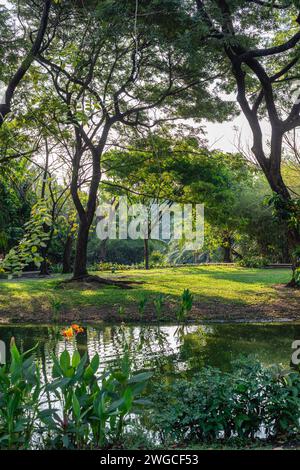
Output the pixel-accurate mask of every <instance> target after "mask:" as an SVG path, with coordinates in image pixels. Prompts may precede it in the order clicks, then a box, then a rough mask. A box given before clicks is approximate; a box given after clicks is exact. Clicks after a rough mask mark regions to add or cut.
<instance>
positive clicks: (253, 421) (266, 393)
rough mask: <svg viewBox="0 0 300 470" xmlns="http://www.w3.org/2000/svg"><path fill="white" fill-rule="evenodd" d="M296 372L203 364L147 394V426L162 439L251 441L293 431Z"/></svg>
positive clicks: (299, 414)
mask: <svg viewBox="0 0 300 470" xmlns="http://www.w3.org/2000/svg"><path fill="white" fill-rule="evenodd" d="M299 392H300V376H299V374H298V373H296V372H288V373H283V372H282V371H279V370H278V371H276V370H274V369H272V368H264V367H263V366H262V365H261V364H259V363H258V362H249V361H240V362H238V363H235V364H234V365H233V371H232V372H231V373H223V372H221V371H220V370H218V369H215V368H205V369H203V370H202V371H201V372H200V373H198V374H196V375H195V376H194V377H193V378H192V379H191V380H186V379H178V380H176V381H175V382H174V383H173V384H172V385H171V386H166V385H165V386H163V387H160V388H159V389H158V390H157V392H156V393H155V394H154V395H153V396H152V397H151V399H152V400H153V402H155V403H156V407H155V409H154V410H153V412H152V418H151V419H152V426H153V428H154V429H155V430H156V431H157V432H158V433H159V434H160V436H161V439H162V442H195V441H212V440H219V439H229V438H233V437H240V438H244V439H249V438H251V439H253V438H254V437H257V436H258V433H259V432H260V433H262V431H263V430H264V432H265V437H269V436H273V437H274V436H278V435H280V434H281V433H285V434H294V433H297V432H299V419H300V398H299Z"/></svg>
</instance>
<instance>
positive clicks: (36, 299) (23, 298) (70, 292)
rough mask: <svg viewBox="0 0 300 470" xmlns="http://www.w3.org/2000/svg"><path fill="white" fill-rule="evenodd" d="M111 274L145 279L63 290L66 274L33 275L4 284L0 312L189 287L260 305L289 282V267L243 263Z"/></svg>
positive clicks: (202, 296) (200, 294) (109, 301)
mask: <svg viewBox="0 0 300 470" xmlns="http://www.w3.org/2000/svg"><path fill="white" fill-rule="evenodd" d="M101 275H102V276H106V277H114V278H118V277H122V278H130V279H135V280H138V281H143V284H141V285H137V286H134V288H133V289H130V290H123V289H118V288H114V287H108V286H103V287H102V286H100V287H99V288H91V289H90V288H88V289H84V288H83V289H81V288H78V287H77V288H72V287H71V286H68V288H58V282H59V281H60V279H62V278H58V277H56V278H55V279H52V278H51V279H47V280H45V279H30V280H21V281H2V282H0V310H2V311H8V310H12V311H16V310H27V311H32V309H36V308H38V306H39V305H40V306H41V307H43V309H45V308H47V309H51V301H53V299H57V300H59V301H61V302H62V303H63V304H64V305H65V306H67V307H69V308H72V309H76V307H82V306H89V307H92V306H94V307H101V306H112V305H118V304H125V305H128V304H129V305H130V304H131V303H136V302H138V301H139V299H141V298H142V297H143V296H144V295H145V294H146V295H147V296H156V295H157V294H159V293H162V294H165V295H168V296H170V297H174V298H176V297H178V296H180V295H181V293H182V291H183V290H184V289H186V288H188V289H190V291H191V292H192V293H193V295H194V298H195V301H201V302H207V303H210V302H216V301H217V302H223V303H225V304H227V303H229V304H230V303H241V304H244V305H247V304H259V303H261V302H268V301H272V299H273V298H274V297H275V296H276V292H275V290H274V287H273V286H274V285H276V284H282V283H286V282H287V281H288V280H289V278H290V271H289V270H275V269H273V270H271V269H268V270H263V269H245V268H240V267H217V266H198V267H196V266H193V267H183V268H170V269H167V268H166V269H153V270H150V271H144V270H132V271H123V272H122V271H120V272H117V273H115V274H112V273H110V272H106V273H101Z"/></svg>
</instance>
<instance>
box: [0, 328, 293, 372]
mask: <svg viewBox="0 0 300 470" xmlns="http://www.w3.org/2000/svg"><path fill="white" fill-rule="evenodd" d="M83 326H85V333H83V334H80V335H78V336H77V337H76V340H74V342H73V341H71V342H66V341H65V340H64V339H63V338H62V336H61V334H60V332H61V327H59V326H37V325H26V326H23V325H22V326H19V325H5V326H4V325H2V326H0V340H2V341H4V342H5V344H6V347H7V349H8V345H9V342H10V339H11V337H14V338H15V340H16V343H17V346H18V347H19V348H20V349H21V350H23V351H25V350H28V349H31V348H33V347H34V346H35V345H36V344H37V343H38V347H37V349H36V355H37V357H39V358H40V359H41V361H42V363H43V366H44V367H43V370H44V373H45V374H47V375H48V374H50V373H51V366H52V360H51V355H52V353H53V352H56V353H59V352H61V351H63V350H64V349H65V347H67V349H68V350H70V351H72V350H73V349H74V347H77V348H78V350H79V352H80V353H82V354H83V353H84V352H85V351H87V352H88V354H89V356H90V357H92V356H93V355H94V353H95V352H98V353H99V355H100V362H101V367H102V368H105V367H107V366H108V365H110V364H113V363H114V361H116V360H117V359H118V358H120V357H122V356H123V354H124V352H125V351H126V350H129V351H130V353H131V357H132V360H133V364H134V367H135V369H136V370H137V369H151V370H153V371H154V372H155V373H156V374H158V375H160V374H168V375H173V374H177V373H179V372H180V373H187V374H191V373H193V372H196V371H199V369H200V368H202V367H203V366H207V365H210V366H216V367H219V368H220V369H222V370H229V369H230V363H231V361H233V360H234V359H236V358H238V357H240V356H241V355H247V356H248V355H254V356H255V357H256V358H257V359H258V360H260V361H261V362H262V363H263V364H265V365H271V364H282V365H283V366H284V367H288V366H289V365H290V359H291V354H292V348H291V345H292V342H293V341H294V340H297V339H298V340H299V339H300V324H295V323H293V324H291V323H281V324H270V323H260V324H253V323H251V324H250V323H249V324H238V323H234V324H233V323H232V324H228V323H223V324H221V323H219V324H217V323H215V324H202V325H188V326H179V327H178V325H160V326H159V325H124V324H123V325H108V324H107V325H97V326H95V325H83ZM75 341H76V344H75Z"/></svg>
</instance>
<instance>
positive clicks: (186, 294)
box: [177, 289, 194, 322]
mask: <svg viewBox="0 0 300 470" xmlns="http://www.w3.org/2000/svg"><path fill="white" fill-rule="evenodd" d="M193 299H194V297H193V295H192V294H191V292H190V290H189V289H184V291H183V294H182V296H181V299H180V305H179V309H178V311H177V320H178V321H179V322H182V321H184V320H185V319H186V317H187V315H188V314H189V313H190V311H191V310H192V307H193Z"/></svg>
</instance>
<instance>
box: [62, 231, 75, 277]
mask: <svg viewBox="0 0 300 470" xmlns="http://www.w3.org/2000/svg"><path fill="white" fill-rule="evenodd" d="M72 248H73V236H72V235H68V236H67V240H66V243H65V247H64V253H63V269H62V272H63V274H69V273H71V272H72V266H71V255H72Z"/></svg>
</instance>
